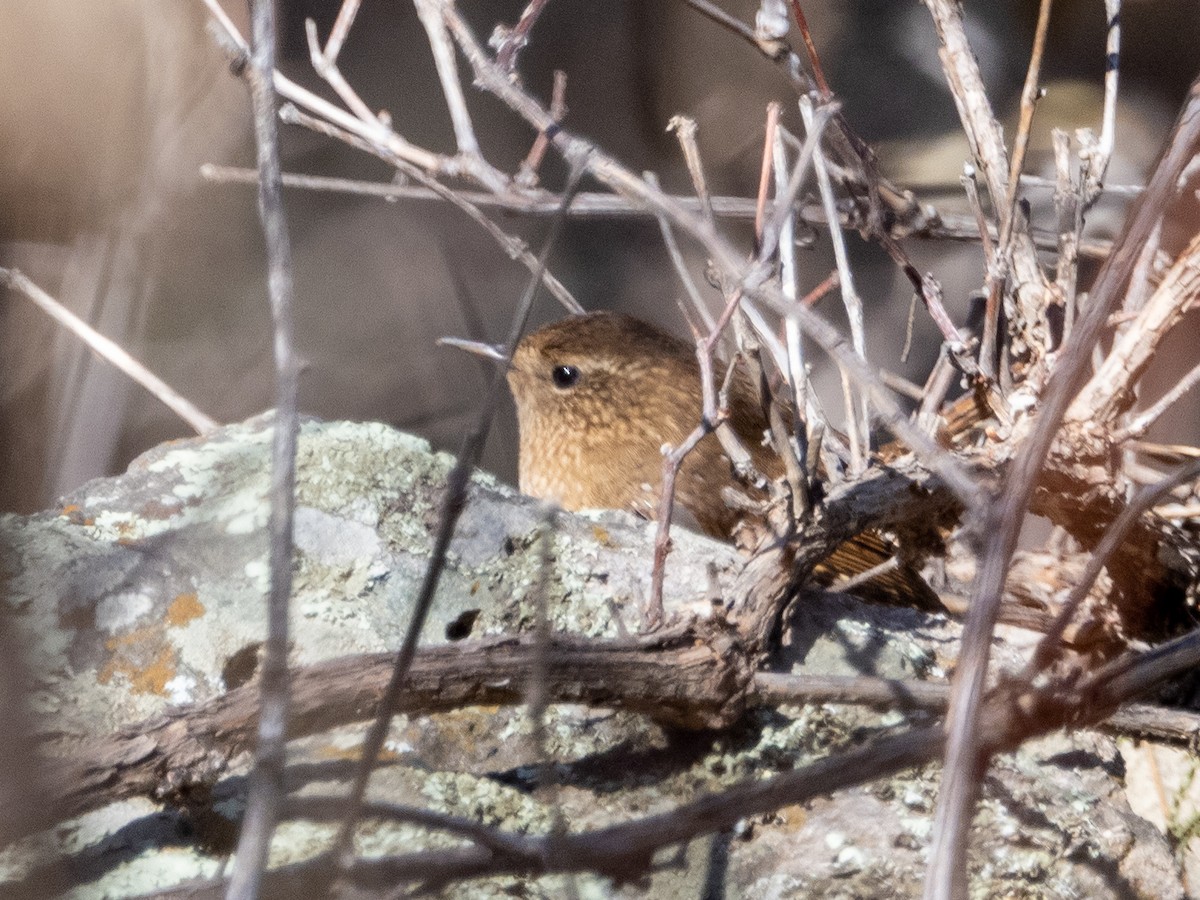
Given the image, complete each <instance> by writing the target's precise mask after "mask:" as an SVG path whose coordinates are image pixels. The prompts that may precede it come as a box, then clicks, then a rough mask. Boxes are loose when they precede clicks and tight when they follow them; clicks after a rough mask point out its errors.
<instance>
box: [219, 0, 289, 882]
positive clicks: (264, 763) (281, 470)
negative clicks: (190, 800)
mask: <svg viewBox="0 0 1200 900" xmlns="http://www.w3.org/2000/svg"><path fill="white" fill-rule="evenodd" d="M251 26H252V27H251V31H252V34H253V38H254V39H253V49H252V52H251V57H250V65H249V67H248V68H247V70H246V72H247V77H248V78H249V81H250V94H251V99H252V100H253V103H254V137H255V144H256V146H257V149H258V171H259V180H258V184H259V188H258V210H259V216H260V217H261V219H262V227H263V236H264V237H265V239H266V248H267V289H268V293H269V294H270V299H271V318H272V322H273V326H274V338H275V339H274V350H275V390H276V400H275V427H274V428H273V429H272V441H271V511H270V515H269V520H268V524H267V532H268V535H269V539H270V548H269V551H268V553H269V565H270V587H269V590H268V594H267V639H266V642H265V643H264V645H263V661H262V669H261V675H260V681H259V690H260V692H261V697H262V705H261V710H260V713H259V719H258V748H257V751H256V753H255V760H254V768H253V770H252V771H251V773H250V783H249V788H248V791H247V799H246V815H245V818H244V819H243V820H242V832H241V835H240V837H239V840H238V848H237V856H236V858H235V860H234V865H233V874H232V876H231V877H230V881H229V892H228V894H227V897H228V898H229V900H253V898H255V897H257V896H258V892H259V887H260V885H261V883H262V877H263V871H264V870H265V869H266V865H267V851H268V849H269V848H270V845H271V836H272V835H273V834H274V831H275V825H276V823H277V822H278V821H279V814H280V810H281V807H282V804H283V769H284V764H285V763H286V761H287V722H288V707H289V704H290V698H291V685H290V682H289V679H288V660H287V655H288V608H289V605H290V601H291V594H292V517H293V510H294V506H295V494H296V441H297V437H298V435H299V430H300V417H299V412H298V410H297V396H298V392H299V366H298V365H297V362H296V357H295V351H294V348H293V332H294V324H293V316H292V303H293V300H292V295H293V290H292V248H291V241H290V239H289V237H288V230H287V219H286V217H285V215H284V209H283V184H282V178H281V171H280V165H279V134H278V129H277V126H276V120H275V88H274V84H273V81H272V75H273V73H274V71H275V11H274V3H273V0H255V2H254V4H253V6H252V8H251Z"/></svg>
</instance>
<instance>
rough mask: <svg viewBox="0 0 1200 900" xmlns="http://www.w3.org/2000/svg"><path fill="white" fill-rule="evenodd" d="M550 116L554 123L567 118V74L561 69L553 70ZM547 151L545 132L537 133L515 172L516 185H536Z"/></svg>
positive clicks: (548, 145) (548, 147)
mask: <svg viewBox="0 0 1200 900" xmlns="http://www.w3.org/2000/svg"><path fill="white" fill-rule="evenodd" d="M550 115H552V116H554V121H555V123H558V122H561V121H562V120H563V119H565V118H566V117H567V73H566V72H564V71H562V69H555V70H554V87H553V88H551V90H550ZM549 149H550V139H549V138H548V137H546V132H544V131H539V132H538V136H537V137H536V138H534V139H533V146H531V147H530V148H529V155H528V156H526V157H525V159H524V161H523V162H522V163H521V166H520V168H519V169H518V171H517V178H516V182H517V184H518V185H520V186H521V187H523V188H530V187H533V186H534V185H536V184H537V178H538V175H537V173H538V169H540V168H541V167H542V160H543V159H544V158H545V156H546V151H547V150H549Z"/></svg>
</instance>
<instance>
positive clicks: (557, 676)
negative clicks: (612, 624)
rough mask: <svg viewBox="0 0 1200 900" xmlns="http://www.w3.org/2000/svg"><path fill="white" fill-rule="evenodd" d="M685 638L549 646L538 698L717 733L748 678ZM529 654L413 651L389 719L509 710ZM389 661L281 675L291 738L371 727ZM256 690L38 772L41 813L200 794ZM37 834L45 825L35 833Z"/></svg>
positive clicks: (714, 647)
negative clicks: (42, 780)
mask: <svg viewBox="0 0 1200 900" xmlns="http://www.w3.org/2000/svg"><path fill="white" fill-rule="evenodd" d="M699 637H701V635H699V634H697V633H696V632H694V631H692V630H682V631H675V632H670V633H662V634H658V635H655V636H651V637H647V638H641V639H637V640H632V641H621V642H588V641H585V640H576V639H571V638H565V637H558V638H555V639H553V640H552V641H551V642H550V643H549V645H548V646H546V647H544V648H542V649H541V650H540V652H541V653H543V654H544V660H543V663H542V664H543V665H544V667H545V672H546V677H547V684H546V685H545V690H546V693H547V696H548V697H550V698H552V699H553V700H554V701H555V702H560V703H587V704H591V705H595V706H612V707H618V708H621V709H628V710H633V711H638V712H643V713H646V714H647V715H650V716H652V717H654V718H655V719H658V720H660V721H662V722H665V723H669V724H671V725H673V726H676V727H681V728H721V727H727V726H729V725H730V724H732V723H733V722H735V721H736V720H737V719H738V718H739V717H740V716H741V714H742V711H743V710H744V708H745V703H746V693H747V691H748V689H749V685H750V678H751V671H750V669H749V667H748V664H747V662H746V657H745V654H744V653H743V652H742V651H741V650H740V649H739V648H738V646H737V644H736V641H735V640H734V639H733V638H732V637H730V636H722V635H721V634H720V633H719V632H715V633H713V634H709V635H705V636H704V638H705V639H704V640H698V638H699ZM538 652H539V650H538V649H537V648H535V646H534V644H533V642H532V641H531V640H528V639H517V638H511V639H504V640H496V641H489V642H479V643H461V644H453V645H448V646H440V647H428V648H423V649H420V650H418V651H417V653H416V655H415V657H414V659H413V664H412V668H411V669H410V670H409V673H408V676H407V677H406V678H405V680H404V684H403V689H402V690H401V692H400V699H399V705H398V709H397V711H398V712H401V713H431V712H440V711H446V710H451V709H458V708H461V707H463V706H472V705H493V704H517V703H520V702H522V700H523V698H524V693H525V684H524V679H523V678H522V675H521V673H524V672H529V671H530V666H531V664H532V659H533V656H534V655H535V654H536V653H538ZM393 662H394V658H393V654H390V653H376V654H369V655H365V656H358V657H343V658H339V659H334V660H330V661H328V662H323V663H317V664H316V665H312V666H307V667H304V668H297V669H295V670H294V671H293V672H292V704H291V717H290V719H289V721H288V734H289V735H290V736H291V737H292V738H297V737H302V736H304V735H310V734H318V733H321V732H323V731H327V730H328V729H331V728H336V727H338V726H341V725H347V724H351V723H354V722H361V721H363V720H365V719H370V718H372V717H374V716H375V714H376V711H377V708H378V705H379V700H380V697H381V696H382V694H383V690H384V687H385V685H386V684H387V683H388V680H389V678H390V676H391V672H392V664H393ZM258 696H259V691H258V685H257V684H256V683H250V684H246V685H243V686H242V687H239V688H237V689H235V690H232V691H229V692H228V693H226V694H224V695H222V696H220V697H217V698H216V699H214V700H212V701H210V702H208V703H206V704H203V705H201V706H198V707H194V708H190V709H179V710H174V711H172V712H169V713H167V714H164V715H162V716H158V717H156V718H154V719H151V720H150V721H148V722H141V723H137V724H135V725H130V726H128V727H126V728H123V729H121V730H120V731H119V732H117V733H116V734H114V735H113V736H111V737H110V738H107V739H105V740H102V741H94V742H91V743H90V744H89V745H88V746H86V747H84V748H80V749H79V750H76V751H75V752H73V754H72V756H70V757H69V758H65V759H62V760H57V761H48V762H47V767H48V768H49V769H52V770H53V775H52V776H51V777H49V778H47V784H52V785H55V786H57V789H58V791H59V792H60V793H59V794H58V795H57V796H56V797H47V798H46V802H45V804H44V806H43V809H44V810H46V812H47V813H48V814H53V815H55V816H57V817H59V818H65V817H70V816H74V815H79V814H80V813H83V812H87V811H88V810H91V809H97V808H99V807H101V806H104V805H106V804H108V803H112V802H113V801H116V800H120V799H125V798H128V797H136V796H148V797H171V796H179V795H180V794H186V792H187V791H189V790H192V789H195V788H197V787H200V786H203V785H210V784H212V783H213V782H214V781H216V779H217V778H219V777H220V776H221V774H222V773H223V772H224V771H225V769H226V767H227V766H228V764H229V762H230V760H232V759H233V758H234V757H235V756H237V755H238V754H239V753H242V752H243V751H246V750H248V749H250V747H251V745H252V743H253V739H254V735H255V732H256V728H257V721H258ZM41 824H47V823H45V822H43V823H41Z"/></svg>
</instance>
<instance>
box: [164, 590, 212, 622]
mask: <svg viewBox="0 0 1200 900" xmlns="http://www.w3.org/2000/svg"><path fill="white" fill-rule="evenodd" d="M204 613H205V609H204V604H203V603H201V602H200V598H199V597H197V596H196V595H195V594H194V593H191V594H180V595H178V596H177V597H176V598H175V599H174V600H172V601H171V605H170V606H168V607H167V624H168V625H174V626H175V627H176V628H178V627H179V626H180V625H186V624H187V623H188V622H190V621H192V619H198V618H200V616H202V615H204Z"/></svg>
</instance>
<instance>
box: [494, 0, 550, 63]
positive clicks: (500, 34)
mask: <svg viewBox="0 0 1200 900" xmlns="http://www.w3.org/2000/svg"><path fill="white" fill-rule="evenodd" d="M549 2H550V0H530V2H529V5H528V6H526V7H525V9H524V11H523V12H522V13H521V18H519V19H518V20H517V24H516V25H514V26H512V28H505V27H504V26H502V25H497V26H496V30H495V31H494V32H492V37H491V40H490V41H489V42H488V43H490V44H491V46H492V49H493V50H495V51H496V62H497V63H499V64H500V66H501V67H502V68H503V69H504V70H505V71H508V72H515V71H516V70H517V56H518V55H520V53H521V51H522V50H524V49H525V46H526V45H527V44H528V43H529V33H530V32H531V31H532V30H533V26H534V25H536V24H537V20H538V17H539V16H540V15H541V14H542V12H543V10H545V8H546V5H547V4H548V3H549Z"/></svg>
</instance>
